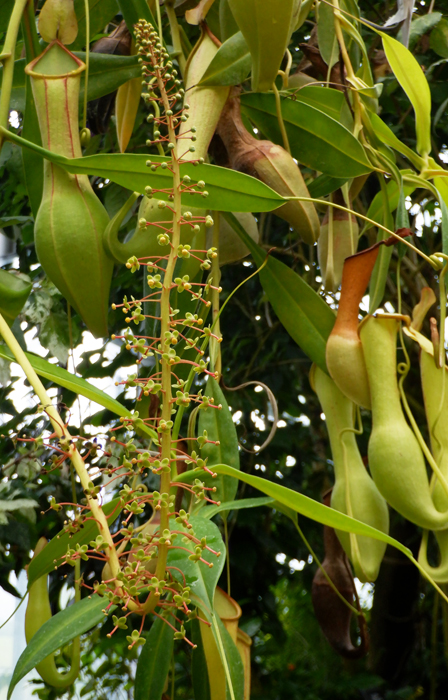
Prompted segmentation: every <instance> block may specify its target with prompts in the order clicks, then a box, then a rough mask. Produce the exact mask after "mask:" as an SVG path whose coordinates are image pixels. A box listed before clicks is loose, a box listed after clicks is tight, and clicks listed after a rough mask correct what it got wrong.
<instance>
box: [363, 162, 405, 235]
mask: <svg viewBox="0 0 448 700" xmlns="http://www.w3.org/2000/svg"><path fill="white" fill-rule="evenodd" d="M407 172H411V171H402V175H404V174H405V173H407ZM403 189H404V194H405V197H408V196H409V195H411V194H412V193H413V192H414V190H415V185H410V184H409V185H408V184H404V186H403ZM386 190H387V200H388V202H389V209H390V212H391V213H392V212H394V211H395V209H396V208H397V207H398V200H399V188H398V185H397V182H396V180H390V181H389V182H388V183H387V185H386ZM366 216H367V217H368V218H369V219H372V220H373V221H376V222H377V223H379V224H384V198H383V194H382V192H381V191H380V192H377V194H376V195H375V197H374V198H373V200H372V202H371V204H370V206H369V209H368V211H367V214H366ZM372 226H373V224H371V223H369V222H367V221H366V223H365V225H364V228H363V231H362V233H365V232H366V231H368V230H369V229H370V228H372Z"/></svg>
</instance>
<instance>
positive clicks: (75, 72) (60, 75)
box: [25, 39, 86, 80]
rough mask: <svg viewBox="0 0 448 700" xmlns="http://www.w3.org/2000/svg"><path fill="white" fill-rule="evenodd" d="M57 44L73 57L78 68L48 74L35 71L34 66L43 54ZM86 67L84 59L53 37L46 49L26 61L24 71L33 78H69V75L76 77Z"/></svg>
mask: <svg viewBox="0 0 448 700" xmlns="http://www.w3.org/2000/svg"><path fill="white" fill-rule="evenodd" d="M55 44H57V45H58V46H59V47H60V48H61V49H63V50H64V51H65V53H67V54H69V56H70V57H71V58H73V60H74V61H76V63H77V64H78V68H75V69H74V70H72V71H69V72H68V73H58V74H48V73H38V72H37V71H35V70H34V66H35V65H36V64H37V63H38V61H40V60H41V58H42V57H43V56H45V54H46V53H47V52H48V51H49V50H50V49H51V48H53V46H54V45H55ZM85 69H86V64H85V63H84V61H82V60H81V59H80V58H78V57H77V56H75V54H73V53H72V52H71V51H70V50H69V49H68V48H67V47H66V46H64V44H63V43H62V42H60V41H59V39H53V41H52V42H51V43H50V44H48V46H47V47H46V49H45V50H44V51H43V52H42V53H41V54H40V55H39V56H37V57H36V58H34V59H33V60H32V61H31V62H30V63H28V64H27V65H26V66H25V73H26V75H29V76H31V77H33V78H40V79H45V80H57V79H61V78H71V77H76V76H77V75H80V73H82V72H83V71H85Z"/></svg>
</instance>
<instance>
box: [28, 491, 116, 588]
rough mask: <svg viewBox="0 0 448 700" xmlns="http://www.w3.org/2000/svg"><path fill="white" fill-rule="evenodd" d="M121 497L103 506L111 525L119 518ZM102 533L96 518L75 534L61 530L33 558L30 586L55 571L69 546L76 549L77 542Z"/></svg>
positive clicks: (86, 542) (81, 542) (80, 543)
mask: <svg viewBox="0 0 448 700" xmlns="http://www.w3.org/2000/svg"><path fill="white" fill-rule="evenodd" d="M119 501H120V499H119V498H115V499H114V500H113V501H111V502H110V503H106V505H104V506H103V512H104V514H105V515H106V517H107V522H108V524H109V525H112V523H113V522H114V521H115V520H116V519H117V518H118V516H119V515H120V512H121V509H120V508H119V507H118V503H119ZM98 534H100V530H99V528H98V523H97V521H96V520H88V521H87V522H86V523H85V524H84V527H83V528H81V530H79V531H78V532H76V533H75V534H74V535H69V534H68V532H66V531H65V530H61V532H59V533H58V534H57V535H55V537H53V539H51V540H50V542H49V543H48V544H47V546H46V547H44V548H43V550H42V551H41V552H39V554H38V555H37V556H35V557H33V558H32V559H31V562H30V564H29V566H28V588H30V586H32V585H33V583H34V581H36V580H37V579H38V578H40V577H41V576H44V575H45V574H49V573H50V571H54V569H55V567H56V566H58V565H59V564H60V563H61V561H60V560H61V558H62V557H63V556H64V554H66V552H67V550H68V548H69V547H70V548H71V549H74V548H75V546H76V545H77V544H79V545H81V546H82V545H83V544H88V543H89V542H90V540H93V539H95V537H96V536H97V535H98Z"/></svg>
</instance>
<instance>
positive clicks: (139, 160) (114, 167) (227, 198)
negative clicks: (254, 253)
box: [0, 127, 285, 212]
mask: <svg viewBox="0 0 448 700" xmlns="http://www.w3.org/2000/svg"><path fill="white" fill-rule="evenodd" d="M0 130H2V128H1V127H0ZM2 131H3V133H4V135H5V137H7V138H8V139H9V140H11V141H14V142H15V143H18V144H19V145H20V146H23V147H25V148H31V149H32V150H34V151H36V152H37V153H41V154H42V155H43V156H44V157H45V158H47V160H49V161H51V162H52V163H56V164H57V165H60V166H61V167H62V168H64V170H67V171H68V172H69V173H73V174H78V175H81V174H89V175H97V176H98V177H104V178H105V179H109V180H112V181H113V182H116V183H117V184H119V185H122V186H123V187H125V188H127V189H128V190H131V191H134V192H140V193H141V194H143V193H144V191H145V187H146V186H148V185H151V186H152V187H153V188H154V189H158V190H162V192H160V193H158V196H159V198H160V199H168V193H167V192H166V191H165V192H163V190H166V188H169V187H170V184H171V182H172V175H171V173H170V171H169V169H168V168H166V169H165V170H164V169H162V168H157V170H156V171H154V172H153V171H151V170H150V168H149V167H148V165H147V161H148V158H147V156H145V155H143V156H142V155H138V154H134V153H108V154H100V155H94V156H85V157H84V158H64V156H60V155H57V154H56V153H53V152H51V151H47V149H45V148H40V147H39V146H36V145H35V144H32V143H30V142H29V141H25V140H24V139H22V138H21V137H20V136H17V135H16V134H13V133H12V132H10V131H6V129H3V130H2ZM167 160H169V159H168V158H165V157H163V156H154V155H151V157H150V162H151V163H152V164H159V163H163V162H166V161H167ZM180 172H181V176H182V177H183V176H184V175H188V176H189V177H190V178H191V181H192V183H193V184H194V183H195V182H198V180H200V179H202V180H203V181H204V182H205V183H206V187H207V190H206V191H207V192H208V196H207V208H209V209H214V210H217V211H241V212H243V211H250V212H252V211H260V212H261V211H272V210H273V209H277V208H278V207H279V206H280V205H281V204H284V202H285V199H284V198H283V197H281V196H280V195H279V194H277V192H274V190H272V189H271V188H270V187H268V186H267V185H265V184H264V183H263V182H261V180H258V179H257V178H255V177H251V176H250V175H245V174H244V173H239V172H236V171H235V170H230V169H229V168H221V167H219V166H217V165H209V164H207V163H203V164H202V165H196V166H195V165H194V164H193V163H182V164H181V167H180ZM182 201H183V202H184V203H186V204H189V205H190V206H203V201H204V199H203V198H202V195H201V192H200V191H198V192H197V193H196V194H193V195H192V194H190V193H189V192H188V193H185V194H183V197H182Z"/></svg>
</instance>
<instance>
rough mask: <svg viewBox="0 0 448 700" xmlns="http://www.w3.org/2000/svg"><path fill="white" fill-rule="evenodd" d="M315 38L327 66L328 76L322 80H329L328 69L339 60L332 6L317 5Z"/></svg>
mask: <svg viewBox="0 0 448 700" xmlns="http://www.w3.org/2000/svg"><path fill="white" fill-rule="evenodd" d="M317 38H318V42H319V51H320V55H321V56H322V58H323V59H324V61H325V63H326V64H327V66H328V76H324V78H327V80H330V69H331V68H332V67H333V66H334V64H335V63H336V62H337V61H338V60H339V44H338V40H337V38H336V31H335V28H334V8H333V6H332V5H327V4H326V3H322V5H319V20H318V23H317Z"/></svg>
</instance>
